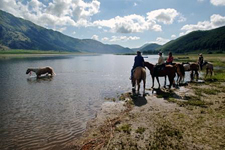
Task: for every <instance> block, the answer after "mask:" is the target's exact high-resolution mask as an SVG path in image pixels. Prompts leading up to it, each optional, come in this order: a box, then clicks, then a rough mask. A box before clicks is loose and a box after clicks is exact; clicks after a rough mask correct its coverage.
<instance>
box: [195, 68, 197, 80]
mask: <svg viewBox="0 0 225 150" xmlns="http://www.w3.org/2000/svg"><path fill="white" fill-rule="evenodd" d="M195 74H196V81H198V70H195Z"/></svg>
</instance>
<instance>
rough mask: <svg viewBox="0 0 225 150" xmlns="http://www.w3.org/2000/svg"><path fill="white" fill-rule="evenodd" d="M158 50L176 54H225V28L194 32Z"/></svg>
mask: <svg viewBox="0 0 225 150" xmlns="http://www.w3.org/2000/svg"><path fill="white" fill-rule="evenodd" d="M158 50H161V51H164V52H168V51H172V52H174V53H196V52H207V53H222V52H225V26H224V27H220V28H217V29H213V30H209V31H194V32H191V33H189V34H187V35H184V36H182V37H180V38H178V39H176V40H172V41H170V42H168V43H166V44H165V45H163V46H162V47H160V48H159V49H158Z"/></svg>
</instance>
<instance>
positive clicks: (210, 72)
mask: <svg viewBox="0 0 225 150" xmlns="http://www.w3.org/2000/svg"><path fill="white" fill-rule="evenodd" d="M211 77H212V69H210V78H211Z"/></svg>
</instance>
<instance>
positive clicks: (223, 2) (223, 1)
mask: <svg viewBox="0 0 225 150" xmlns="http://www.w3.org/2000/svg"><path fill="white" fill-rule="evenodd" d="M210 2H211V3H212V4H213V5H215V6H225V0H210Z"/></svg>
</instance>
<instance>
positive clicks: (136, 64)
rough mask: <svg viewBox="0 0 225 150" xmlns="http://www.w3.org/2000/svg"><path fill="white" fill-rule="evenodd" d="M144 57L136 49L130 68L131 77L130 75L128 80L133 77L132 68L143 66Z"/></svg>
mask: <svg viewBox="0 0 225 150" xmlns="http://www.w3.org/2000/svg"><path fill="white" fill-rule="evenodd" d="M144 62H145V61H144V58H143V57H142V55H141V52H140V51H137V56H135V58H134V65H133V68H132V69H131V77H130V80H132V79H133V73H134V69H135V68H136V67H144Z"/></svg>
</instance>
